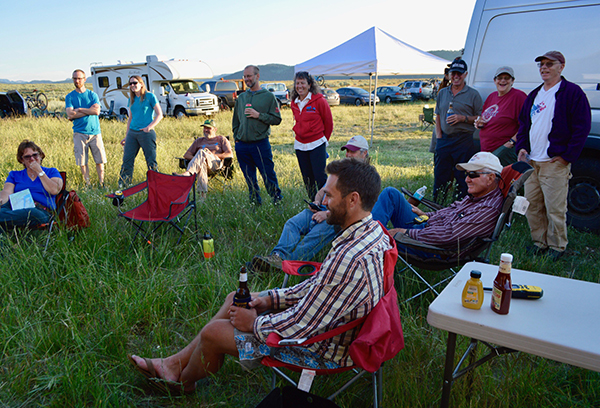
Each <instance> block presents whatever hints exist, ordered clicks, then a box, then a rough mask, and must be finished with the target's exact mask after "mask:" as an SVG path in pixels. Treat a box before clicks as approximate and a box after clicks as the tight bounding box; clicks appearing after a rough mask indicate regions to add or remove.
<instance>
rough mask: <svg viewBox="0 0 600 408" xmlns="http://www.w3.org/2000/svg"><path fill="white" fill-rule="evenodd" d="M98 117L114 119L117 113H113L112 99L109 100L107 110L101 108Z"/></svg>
mask: <svg viewBox="0 0 600 408" xmlns="http://www.w3.org/2000/svg"><path fill="white" fill-rule="evenodd" d="M98 117H99V118H100V119H116V118H117V114H116V113H115V101H114V99H113V100H112V101H110V106H109V108H108V110H101V111H100V114H99V115H98Z"/></svg>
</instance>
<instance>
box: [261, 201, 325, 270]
mask: <svg viewBox="0 0 600 408" xmlns="http://www.w3.org/2000/svg"><path fill="white" fill-rule="evenodd" d="M312 216H313V212H312V211H311V210H309V209H306V210H303V211H302V212H300V213H298V214H296V215H294V216H293V217H292V218H290V219H289V220H287V221H286V222H285V225H284V226H283V231H282V232H281V237H280V238H279V242H278V243H277V246H276V247H275V248H274V249H273V252H277V253H278V254H279V256H280V257H281V258H282V259H290V260H294V261H310V260H311V259H313V257H314V256H315V255H316V254H317V253H319V251H320V250H321V249H323V248H324V247H325V246H326V245H327V244H329V243H330V242H331V241H333V239H334V238H335V235H336V232H335V229H334V226H333V225H329V224H327V221H323V222H320V223H317V222H316V221H313V219H312ZM303 235H304V238H302V236H303Z"/></svg>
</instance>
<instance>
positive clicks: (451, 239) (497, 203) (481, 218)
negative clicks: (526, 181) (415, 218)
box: [408, 189, 504, 249]
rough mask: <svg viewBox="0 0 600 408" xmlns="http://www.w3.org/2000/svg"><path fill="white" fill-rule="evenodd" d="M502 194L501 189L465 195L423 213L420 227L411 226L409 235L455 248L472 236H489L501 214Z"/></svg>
mask: <svg viewBox="0 0 600 408" xmlns="http://www.w3.org/2000/svg"><path fill="white" fill-rule="evenodd" d="M503 200H504V197H503V196H502V192H501V191H500V189H495V190H494V191H492V192H490V193H488V194H486V195H485V196H483V197H479V198H473V197H471V196H467V197H465V198H464V199H462V200H461V201H455V202H454V203H452V205H450V206H449V207H446V208H442V209H441V210H438V211H435V212H429V213H426V215H427V216H428V217H429V220H428V221H427V226H426V227H425V228H423V229H410V230H408V236H409V237H411V238H413V239H416V240H418V241H420V242H422V243H424V244H429V245H435V246H438V247H440V248H447V249H457V248H458V247H459V245H460V244H461V242H462V243H464V244H466V243H467V242H468V241H470V240H471V239H472V238H474V237H489V236H490V235H491V234H492V231H494V227H495V226H496V221H497V220H498V216H499V215H500V209H501V208H502V202H503Z"/></svg>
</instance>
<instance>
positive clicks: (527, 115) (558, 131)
mask: <svg viewBox="0 0 600 408" xmlns="http://www.w3.org/2000/svg"><path fill="white" fill-rule="evenodd" d="M535 61H536V62H537V63H538V68H539V70H540V76H541V77H542V80H543V81H544V83H543V84H541V85H540V86H538V87H537V88H535V89H534V90H533V91H531V93H530V94H529V95H528V96H527V99H526V100H525V103H524V105H523V109H522V110H521V114H520V116H519V122H520V123H519V131H518V133H517V143H516V145H515V149H516V151H517V152H518V159H519V161H527V162H529V163H530V164H531V165H532V166H533V170H534V171H533V174H532V175H531V176H530V177H529V178H528V179H527V181H526V182H525V197H526V198H527V200H529V203H530V205H529V209H528V210H527V214H526V216H527V222H528V223H529V229H530V231H531V239H532V240H533V246H530V247H528V248H527V250H528V252H529V253H531V254H534V255H539V254H542V253H544V252H546V251H548V255H549V256H550V257H551V258H553V259H554V260H556V259H558V258H560V257H561V256H562V255H563V253H564V251H565V249H566V247H567V243H568V240H567V193H568V191H569V179H570V178H571V163H573V162H574V161H575V160H577V158H578V157H579V155H580V154H581V150H582V149H583V145H584V144H585V140H586V139H587V136H588V134H589V133H590V129H591V120H592V119H591V110H590V104H589V102H588V99H587V97H586V95H585V93H584V92H583V91H582V90H581V88H580V87H579V86H577V85H575V84H574V83H572V82H569V81H567V80H566V79H565V78H564V77H563V76H562V75H561V73H562V71H563V69H564V68H565V57H564V56H563V54H562V53H560V52H559V51H548V52H547V53H545V54H544V55H540V56H539V57H537V58H536V59H535Z"/></svg>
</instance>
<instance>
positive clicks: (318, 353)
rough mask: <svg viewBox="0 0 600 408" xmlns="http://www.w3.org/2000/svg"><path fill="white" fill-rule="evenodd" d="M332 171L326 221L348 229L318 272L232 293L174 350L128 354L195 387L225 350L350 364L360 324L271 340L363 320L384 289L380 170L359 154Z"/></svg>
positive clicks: (158, 382)
mask: <svg viewBox="0 0 600 408" xmlns="http://www.w3.org/2000/svg"><path fill="white" fill-rule="evenodd" d="M327 172H328V174H329V177H328V179H327V183H326V185H325V187H324V189H325V198H324V200H323V204H324V205H326V206H327V209H328V210H329V211H330V216H329V217H328V219H327V222H328V223H330V224H334V225H339V226H340V227H341V229H342V231H341V233H340V234H339V235H338V236H337V237H336V239H335V240H334V241H333V243H332V248H331V251H330V252H329V254H328V255H327V257H326V258H325V261H324V262H323V264H322V266H321V269H320V271H319V272H318V273H317V274H316V275H314V276H313V277H311V278H309V279H307V280H305V281H304V282H302V283H300V284H298V285H296V286H293V287H290V288H287V289H274V290H270V291H265V292H261V293H260V294H259V293H254V294H253V296H252V301H251V302H250V306H251V309H243V308H238V307H235V306H232V300H233V292H232V293H230V294H229V295H228V297H227V299H226V300H225V303H224V304H223V306H222V307H221V309H220V310H219V312H218V313H217V314H216V315H215V316H214V317H213V318H212V319H211V320H210V321H209V322H208V323H207V324H206V325H205V326H204V328H202V330H201V331H200V333H199V334H198V335H197V336H196V338H195V339H194V340H193V341H192V342H191V343H190V344H189V345H187V346H186V347H185V348H184V349H183V350H181V351H179V352H178V353H176V354H174V355H172V356H169V357H167V358H164V359H160V358H157V359H144V358H141V357H138V356H130V357H129V359H130V361H131V362H132V364H134V366H135V368H136V369H137V370H138V371H139V372H141V373H142V374H143V375H144V376H145V377H146V378H148V379H149V380H150V381H151V382H152V383H153V385H155V386H160V387H162V388H163V389H165V388H168V390H170V391H174V390H178V391H180V392H181V391H183V392H193V391H194V390H195V382H196V381H197V380H199V379H201V378H204V377H206V376H208V375H210V374H212V373H216V372H217V371H218V370H219V369H220V367H221V365H222V364H223V361H224V358H225V355H226V354H229V355H232V356H235V357H239V358H240V361H241V363H242V365H244V366H245V367H248V368H250V367H252V366H254V365H256V363H257V362H258V363H259V362H260V359H262V357H264V356H266V355H270V356H271V357H273V358H276V359H280V360H282V361H286V362H287V361H294V362H295V363H296V364H298V365H301V366H305V367H307V368H312V369H315V368H337V367H343V366H347V365H351V364H352V360H351V359H350V356H349V349H348V346H349V345H350V343H351V342H352V340H353V339H354V338H355V337H356V335H357V334H358V330H357V329H354V330H353V331H351V332H346V333H343V334H341V335H339V336H337V337H334V338H333V339H330V340H327V341H324V342H323V343H315V344H313V345H310V346H308V347H301V346H300V347H286V348H282V349H279V348H277V349H273V350H271V349H270V348H269V347H267V346H266V338H267V336H268V335H269V334H270V333H272V332H275V333H277V334H279V335H280V336H281V337H283V338H284V339H299V338H303V337H307V338H310V337H313V336H315V335H317V334H320V333H323V332H326V331H330V330H332V329H334V328H335V327H338V326H341V325H343V324H346V323H348V322H350V321H353V320H356V319H359V318H361V317H363V316H365V315H367V314H368V313H369V312H370V311H371V310H372V309H373V307H375V305H376V304H377V302H379V300H380V299H381V298H382V296H383V295H384V288H383V258H384V252H385V251H386V250H388V249H390V243H389V238H387V236H386V235H385V232H384V230H383V228H382V227H381V225H380V224H379V223H378V222H376V221H374V220H373V218H372V217H371V209H372V208H373V205H374V204H375V202H376V200H377V196H378V194H379V192H380V191H381V179H380V177H379V174H378V173H377V171H376V170H375V168H374V167H373V166H371V165H369V164H367V163H364V162H361V161H358V160H356V159H353V158H351V159H343V160H338V161H334V162H331V163H329V165H328V166H327ZM267 311H269V313H264V312H267ZM261 313H264V314H261ZM290 349H293V350H290ZM275 350H276V351H275Z"/></svg>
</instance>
